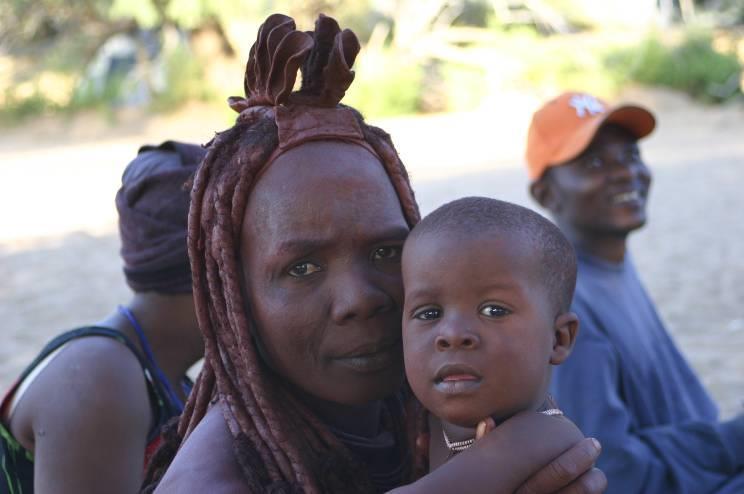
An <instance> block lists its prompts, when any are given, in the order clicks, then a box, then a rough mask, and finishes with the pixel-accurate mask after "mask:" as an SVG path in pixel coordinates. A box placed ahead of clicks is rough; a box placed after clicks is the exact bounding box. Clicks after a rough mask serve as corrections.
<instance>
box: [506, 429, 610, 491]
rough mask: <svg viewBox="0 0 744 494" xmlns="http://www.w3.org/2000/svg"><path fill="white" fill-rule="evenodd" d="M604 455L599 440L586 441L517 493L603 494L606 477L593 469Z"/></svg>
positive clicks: (574, 447) (551, 464)
mask: <svg viewBox="0 0 744 494" xmlns="http://www.w3.org/2000/svg"><path fill="white" fill-rule="evenodd" d="M601 452H602V447H601V445H600V444H599V441H597V440H596V439H594V438H585V439H583V440H582V441H580V442H579V443H577V444H575V445H574V446H572V447H571V449H569V450H568V451H566V452H565V453H563V454H562V455H561V456H559V457H558V458H556V459H555V460H553V461H552V462H550V463H549V464H548V465H547V466H545V467H543V468H542V469H541V470H540V471H539V472H537V473H536V474H534V475H533V476H532V477H530V478H529V479H528V480H527V481H526V482H525V483H524V484H522V486H521V487H520V488H519V489H518V490H517V492H516V494H550V493H554V494H601V493H602V492H604V491H605V489H606V488H607V478H606V477H605V475H604V473H602V470H600V469H598V468H594V463H595V462H596V461H597V458H599V454H600V453H601ZM582 472H583V473H582Z"/></svg>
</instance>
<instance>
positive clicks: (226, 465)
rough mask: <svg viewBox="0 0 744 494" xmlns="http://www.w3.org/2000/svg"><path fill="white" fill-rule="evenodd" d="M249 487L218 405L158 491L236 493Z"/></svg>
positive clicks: (185, 445)
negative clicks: (246, 484) (245, 481)
mask: <svg viewBox="0 0 744 494" xmlns="http://www.w3.org/2000/svg"><path fill="white" fill-rule="evenodd" d="M245 488H246V486H245V484H244V482H243V474H242V472H241V471H240V466H239V465H238V462H237V460H236V458H235V454H234V453H233V437H232V434H230V430H229V429H228V428H227V423H226V422H225V419H224V417H223V416H222V410H220V406H219V405H217V406H213V407H212V408H210V409H209V411H207V414H206V415H205V416H204V418H203V419H202V420H201V422H199V424H198V425H197V426H196V428H194V430H193V432H192V433H191V434H190V435H189V436H188V437H187V438H186V440H185V441H184V443H183V445H182V446H181V449H179V450H178V453H177V454H176V457H175V458H174V459H173V462H172V463H171V464H170V466H169V467H168V470H167V471H166V472H165V475H164V476H163V478H162V480H161V481H160V484H159V485H158V487H157V489H156V490H155V492H156V493H169V492H177V493H182V492H184V493H189V492H194V493H197V492H198V493H201V492H210V493H222V492H225V493H232V492H240V491H241V490H245Z"/></svg>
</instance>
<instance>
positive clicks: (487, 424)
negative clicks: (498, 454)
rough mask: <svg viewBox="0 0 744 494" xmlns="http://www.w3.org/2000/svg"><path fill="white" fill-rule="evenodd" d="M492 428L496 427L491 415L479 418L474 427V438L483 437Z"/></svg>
mask: <svg viewBox="0 0 744 494" xmlns="http://www.w3.org/2000/svg"><path fill="white" fill-rule="evenodd" d="M494 428H496V422H494V420H493V419H492V418H491V417H488V418H486V419H483V420H481V421H480V422H478V426H477V427H476V428H475V440H476V441H478V440H480V439H483V438H484V437H485V436H486V434H488V433H489V432H491V431H492V430H494Z"/></svg>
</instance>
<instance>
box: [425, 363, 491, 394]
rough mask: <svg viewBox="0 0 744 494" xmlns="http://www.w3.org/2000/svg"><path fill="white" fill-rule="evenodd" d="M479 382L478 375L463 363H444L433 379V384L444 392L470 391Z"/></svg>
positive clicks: (478, 384)
mask: <svg viewBox="0 0 744 494" xmlns="http://www.w3.org/2000/svg"><path fill="white" fill-rule="evenodd" d="M480 383H481V377H480V375H479V374H478V373H477V372H476V371H475V370H474V369H472V368H471V367H469V366H467V365H464V364H446V365H444V366H442V367H441V368H440V369H439V371H438V372H437V374H436V377H435V379H434V386H435V387H436V388H437V389H438V390H439V391H441V392H443V393H446V394H459V393H465V392H468V391H472V390H474V389H476V388H478V387H479V386H480Z"/></svg>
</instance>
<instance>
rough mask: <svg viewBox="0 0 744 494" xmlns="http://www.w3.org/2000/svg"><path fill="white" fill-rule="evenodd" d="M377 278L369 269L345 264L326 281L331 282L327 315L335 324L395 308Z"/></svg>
mask: <svg viewBox="0 0 744 494" xmlns="http://www.w3.org/2000/svg"><path fill="white" fill-rule="evenodd" d="M379 278H380V276H379V275H378V276H376V275H375V273H374V272H373V271H372V269H370V268H366V267H348V268H347V269H345V270H344V271H343V272H342V273H339V274H338V276H335V277H333V279H332V280H330V281H331V282H332V283H333V285H334V286H333V290H332V293H333V299H332V301H331V317H332V318H333V320H334V322H335V323H336V324H344V323H345V322H349V321H351V320H354V319H367V318H370V317H372V316H374V315H376V314H378V313H380V312H385V311H389V310H391V309H393V308H394V307H395V304H396V300H395V299H394V297H393V295H394V294H393V293H391V290H389V289H387V288H389V287H386V286H385V285H384V284H383V283H382V280H380V279H379ZM399 284H400V283H399Z"/></svg>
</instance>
